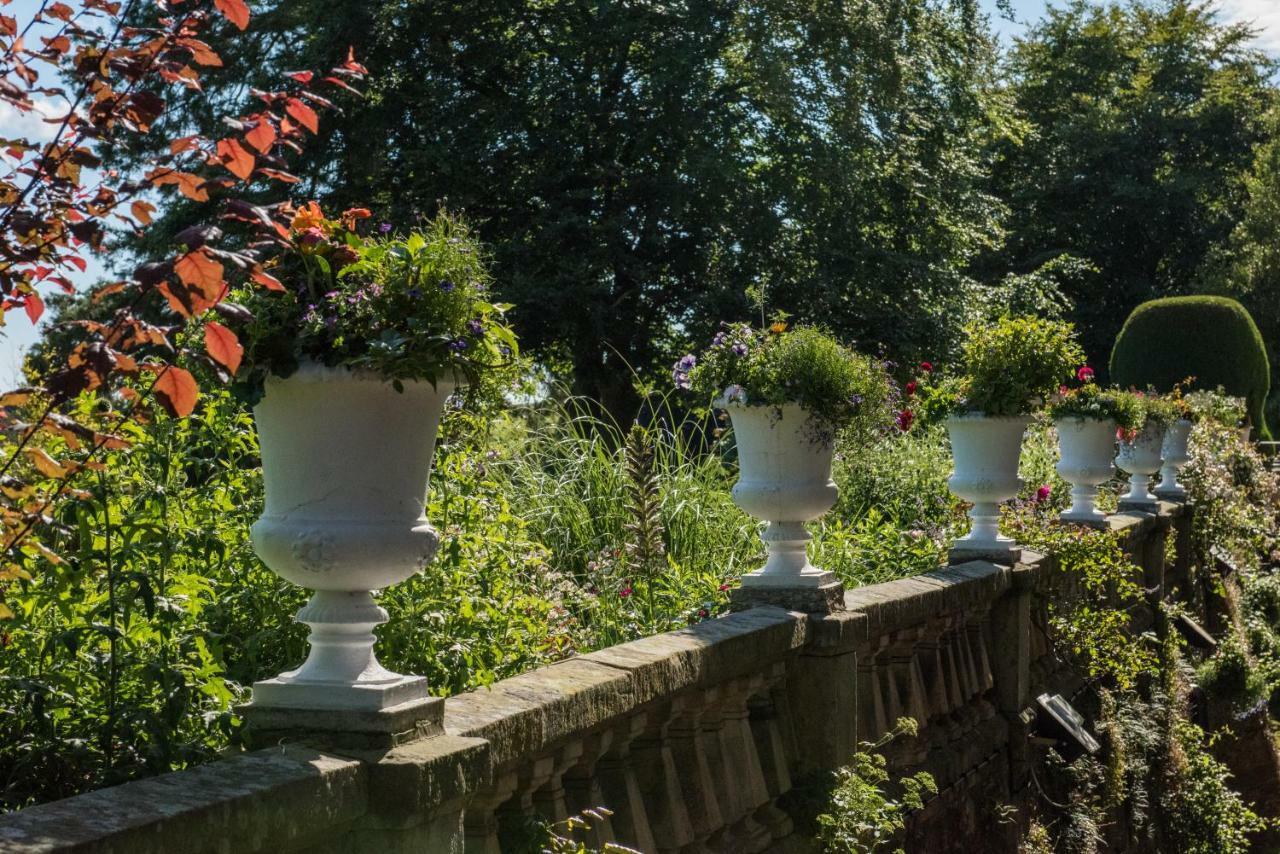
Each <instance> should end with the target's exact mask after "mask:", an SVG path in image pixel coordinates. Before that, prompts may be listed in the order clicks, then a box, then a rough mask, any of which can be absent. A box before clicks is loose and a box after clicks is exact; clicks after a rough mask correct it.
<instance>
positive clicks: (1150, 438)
mask: <svg viewBox="0 0 1280 854" xmlns="http://www.w3.org/2000/svg"><path fill="white" fill-rule="evenodd" d="M1164 433H1165V424H1164V422H1163V421H1148V422H1147V423H1146V424H1144V425H1143V426H1142V429H1141V430H1139V431H1138V433H1137V435H1135V436H1134V437H1133V438H1132V439H1129V440H1121V442H1120V453H1119V454H1118V455H1117V456H1116V464H1117V465H1118V466H1120V468H1121V469H1123V470H1124V471H1125V472H1127V473H1128V474H1129V492H1128V493H1127V494H1125V495H1124V496H1122V497H1121V499H1120V500H1121V501H1122V502H1123V503H1124V504H1127V505H1129V506H1139V507H1146V506H1150V507H1154V506H1155V504H1156V497H1155V496H1154V495H1152V494H1151V491H1150V485H1151V478H1152V476H1153V475H1154V474H1155V473H1156V472H1158V471H1160V463H1161V456H1160V453H1161V448H1162V446H1163V444H1164Z"/></svg>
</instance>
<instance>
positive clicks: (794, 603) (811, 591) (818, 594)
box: [729, 572, 844, 614]
mask: <svg viewBox="0 0 1280 854" xmlns="http://www.w3.org/2000/svg"><path fill="white" fill-rule="evenodd" d="M823 574H824V575H826V576H829V579H828V580H827V581H826V582H825V583H823V584H820V585H817V586H804V587H800V586H790V587H788V586H782V585H776V584H769V585H763V584H757V585H751V584H748V583H747V581H746V579H747V578H750V576H749V575H748V576H746V578H744V579H743V586H742V587H735V588H734V589H733V590H731V591H730V592H729V607H730V608H731V609H732V610H734V611H745V610H747V609H748V608H756V607H759V606H762V605H773V606H775V607H778V608H785V609H786V610H788V611H800V612H801V613H805V614H830V613H833V612H835V611H843V610H844V585H843V584H841V583H840V582H839V581H838V580H837V579H836V577H835V574H834V573H831V572H826V573H823Z"/></svg>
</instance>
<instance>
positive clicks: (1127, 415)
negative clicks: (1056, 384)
mask: <svg viewBox="0 0 1280 854" xmlns="http://www.w3.org/2000/svg"><path fill="white" fill-rule="evenodd" d="M1048 409H1049V416H1050V417H1051V418H1053V419H1055V420H1056V419H1059V418H1082V419H1091V420H1094V421H1114V422H1116V426H1117V427H1118V428H1119V429H1121V430H1125V431H1130V430H1137V429H1138V428H1139V427H1141V426H1142V420H1143V417H1142V416H1143V411H1142V406H1141V404H1140V403H1139V402H1138V398H1137V396H1135V395H1134V394H1133V393H1132V392H1128V391H1122V390H1120V389H1103V388H1101V387H1100V386H1098V385H1096V384H1095V383H1086V384H1084V385H1082V386H1080V387H1079V388H1075V389H1071V390H1070V391H1068V392H1067V393H1066V394H1063V395H1058V396H1056V397H1055V398H1053V399H1052V400H1051V401H1050V402H1049V407H1048Z"/></svg>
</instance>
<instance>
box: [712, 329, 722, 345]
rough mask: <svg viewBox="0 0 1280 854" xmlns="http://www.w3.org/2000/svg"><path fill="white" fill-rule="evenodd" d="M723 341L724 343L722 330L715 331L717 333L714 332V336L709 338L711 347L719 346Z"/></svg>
mask: <svg viewBox="0 0 1280 854" xmlns="http://www.w3.org/2000/svg"><path fill="white" fill-rule="evenodd" d="M723 343H724V333H723V332H717V333H716V337H715V338H712V339H711V346H712V347H719V346H720V345H721V344H723Z"/></svg>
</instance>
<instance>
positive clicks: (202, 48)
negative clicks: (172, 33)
mask: <svg viewBox="0 0 1280 854" xmlns="http://www.w3.org/2000/svg"><path fill="white" fill-rule="evenodd" d="M178 44H180V45H182V46H183V47H185V48H186V49H187V50H189V51H191V55H192V58H193V59H195V61H196V62H198V63H199V64H201V65H211V66H215V67H216V66H219V65H222V57H220V56H218V54H217V53H215V52H214V50H213V48H211V47H209V46H208V45H207V44H205V43H204V42H202V41H200V40H199V39H178Z"/></svg>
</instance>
